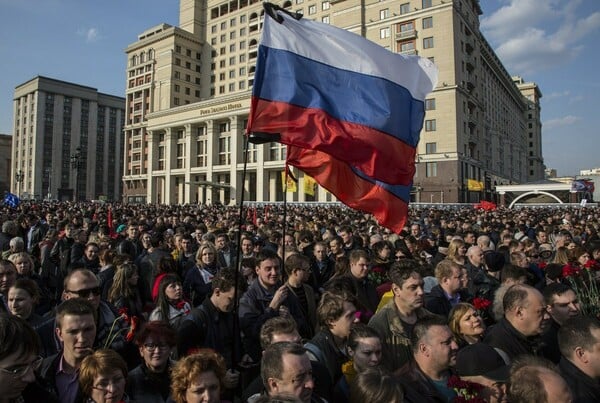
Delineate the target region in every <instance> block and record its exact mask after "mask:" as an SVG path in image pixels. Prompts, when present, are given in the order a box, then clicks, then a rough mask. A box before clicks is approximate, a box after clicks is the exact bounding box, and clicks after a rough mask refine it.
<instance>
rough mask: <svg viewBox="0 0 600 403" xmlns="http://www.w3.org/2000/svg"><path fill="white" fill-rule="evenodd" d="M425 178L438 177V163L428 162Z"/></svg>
mask: <svg viewBox="0 0 600 403" xmlns="http://www.w3.org/2000/svg"><path fill="white" fill-rule="evenodd" d="M425 176H426V177H428V178H431V177H434V176H437V162H428V163H426V164H425Z"/></svg>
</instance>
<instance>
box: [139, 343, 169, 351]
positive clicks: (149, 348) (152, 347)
mask: <svg viewBox="0 0 600 403" xmlns="http://www.w3.org/2000/svg"><path fill="white" fill-rule="evenodd" d="M144 348H145V349H146V350H147V351H154V350H156V349H157V348H158V349H161V350H166V349H168V348H169V345H168V344H164V343H160V344H158V343H146V344H144Z"/></svg>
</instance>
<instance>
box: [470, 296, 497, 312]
mask: <svg viewBox="0 0 600 403" xmlns="http://www.w3.org/2000/svg"><path fill="white" fill-rule="evenodd" d="M490 305H492V301H490V300H489V299H485V298H479V297H477V298H473V306H474V307H475V309H477V310H478V311H483V310H486V309H487V308H488V307H489V306H490Z"/></svg>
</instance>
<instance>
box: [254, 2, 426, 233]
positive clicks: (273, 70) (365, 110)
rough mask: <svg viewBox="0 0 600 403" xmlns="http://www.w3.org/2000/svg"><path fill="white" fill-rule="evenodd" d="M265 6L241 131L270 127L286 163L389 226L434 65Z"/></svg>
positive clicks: (402, 192)
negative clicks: (245, 123)
mask: <svg viewBox="0 0 600 403" xmlns="http://www.w3.org/2000/svg"><path fill="white" fill-rule="evenodd" d="M269 8H270V10H269ZM265 9H266V10H267V13H266V16H265V22H264V26H263V33H262V37H261V42H260V45H259V49H258V61H257V66H256V71H255V75H254V86H253V93H252V105H251V111H250V116H249V120H248V133H263V134H265V133H266V134H269V133H271V134H273V137H274V139H275V140H274V141H281V142H282V143H284V144H287V145H288V146H289V147H288V163H289V164H291V165H294V166H296V167H297V168H299V169H300V170H302V171H304V172H305V173H307V174H308V175H310V176H312V177H313V178H314V179H315V180H316V181H317V183H319V184H320V185H321V186H323V187H324V188H326V189H328V190H329V191H330V192H331V193H333V194H334V195H335V196H336V197H337V198H338V199H339V200H340V201H341V202H343V203H345V204H346V205H348V206H351V207H353V208H356V209H359V210H362V211H366V212H369V213H371V214H373V215H375V217H376V218H378V219H379V220H380V224H381V225H384V226H386V227H388V228H391V229H393V230H394V231H397V232H399V231H400V230H401V229H402V227H403V225H404V221H405V220H406V215H403V216H402V215H400V216H399V215H398V214H397V212H399V211H400V212H404V213H406V211H407V205H408V201H409V200H410V198H409V196H410V192H409V191H407V189H410V186H411V184H412V179H413V176H414V172H415V166H414V161H415V154H416V146H417V144H418V142H419V135H420V131H421V129H422V127H423V119H424V116H425V107H424V103H425V97H426V96H427V94H428V93H429V92H431V90H432V89H433V88H434V87H435V85H436V83H437V73H438V72H437V68H436V67H435V65H434V64H433V63H432V62H431V61H430V60H428V59H426V58H421V57H416V56H403V55H399V54H396V53H392V52H389V51H387V50H386V49H384V48H382V47H381V46H379V45H377V44H375V43H373V42H370V41H368V40H366V39H365V38H363V37H361V36H359V35H356V34H354V33H351V32H349V31H346V30H343V29H340V28H336V27H333V26H331V25H329V24H323V23H319V22H315V21H311V20H306V19H303V18H300V19H296V17H297V16H293V15H290V14H289V13H287V12H284V11H282V10H281V9H278V7H277V6H273V5H270V4H268V3H265ZM290 154H291V155H292V156H293V157H292V158H290ZM309 158H316V159H317V160H318V161H320V162H321V163H323V164H327V165H325V166H321V167H317V166H316V165H315V163H314V161H310V160H309ZM334 174H339V175H342V176H341V177H336V176H330V175H334ZM375 196H376V197H380V196H381V197H382V198H381V199H380V200H379V201H378V202H376V201H375V198H374V197H375Z"/></svg>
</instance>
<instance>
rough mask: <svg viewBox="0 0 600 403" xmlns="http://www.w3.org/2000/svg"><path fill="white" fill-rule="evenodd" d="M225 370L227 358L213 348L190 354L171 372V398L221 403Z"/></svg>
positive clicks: (183, 401) (190, 402)
mask: <svg viewBox="0 0 600 403" xmlns="http://www.w3.org/2000/svg"><path fill="white" fill-rule="evenodd" d="M225 371H226V370H225V359H224V358H223V357H221V356H220V355H219V354H217V353H216V352H214V351H213V350H209V349H202V350H199V351H198V352H197V353H196V354H192V355H188V356H187V357H185V358H182V359H181V360H179V361H178V362H177V364H175V366H174V367H173V371H172V372H171V379H172V381H171V398H172V399H173V401H174V402H175V403H199V402H202V403H219V402H221V397H220V396H221V389H222V387H223V380H224V379H225Z"/></svg>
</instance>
